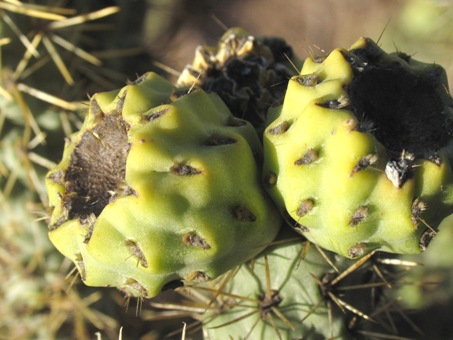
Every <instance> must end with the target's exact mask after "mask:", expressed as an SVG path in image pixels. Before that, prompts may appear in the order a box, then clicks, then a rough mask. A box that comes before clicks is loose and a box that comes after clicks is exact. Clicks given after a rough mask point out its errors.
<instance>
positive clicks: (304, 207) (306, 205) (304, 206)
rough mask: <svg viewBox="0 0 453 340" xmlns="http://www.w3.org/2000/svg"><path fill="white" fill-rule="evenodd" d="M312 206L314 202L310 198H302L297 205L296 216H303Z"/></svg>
mask: <svg viewBox="0 0 453 340" xmlns="http://www.w3.org/2000/svg"><path fill="white" fill-rule="evenodd" d="M314 206H315V202H314V201H313V200H312V199H305V200H303V201H302V202H301V203H300V204H299V206H298V207H297V211H296V214H297V216H299V217H302V216H305V215H306V214H308V213H309V212H310V211H311V210H312V209H313V207H314Z"/></svg>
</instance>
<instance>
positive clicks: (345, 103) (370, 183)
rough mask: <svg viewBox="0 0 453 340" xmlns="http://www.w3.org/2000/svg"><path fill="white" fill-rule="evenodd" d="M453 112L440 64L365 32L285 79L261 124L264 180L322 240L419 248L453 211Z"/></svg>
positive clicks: (345, 250) (348, 250) (297, 224)
mask: <svg viewBox="0 0 453 340" xmlns="http://www.w3.org/2000/svg"><path fill="white" fill-rule="evenodd" d="M452 119H453V102H452V98H451V96H450V94H449V93H448V84H447V81H446V76H445V71H444V70H443V68H442V67H440V66H438V65H436V64H425V63H422V62H418V61H415V60H413V59H412V58H411V57H410V56H408V55H406V54H404V53H401V52H397V53H392V54H387V53H385V52H384V51H383V50H382V49H380V48H379V47H378V46H377V45H376V44H375V43H374V42H373V41H371V40H370V39H366V38H361V39H360V40H359V41H357V42H356V43H355V44H354V45H353V46H352V48H351V49H350V50H346V49H336V50H334V51H333V52H331V53H330V54H329V55H328V56H327V57H326V58H309V59H307V60H306V61H305V63H304V66H303V69H302V71H301V75H299V76H296V77H293V78H292V79H291V81H290V83H289V86H288V90H287V94H286V97H285V101H284V104H283V106H282V107H281V108H280V116H279V117H278V118H277V119H276V120H275V121H274V122H272V123H271V124H270V125H269V126H268V128H267V129H266V131H265V136H264V150H265V165H264V175H263V176H264V182H265V185H266V186H267V188H268V191H269V193H270V194H271V196H272V197H273V198H274V200H275V202H276V203H277V204H278V206H279V208H280V209H281V210H282V211H283V212H284V213H285V214H286V215H289V216H288V220H289V222H290V223H291V225H292V226H293V227H294V229H295V230H297V231H298V232H299V233H301V234H302V235H304V236H305V237H306V238H307V239H308V240H310V241H312V242H314V243H316V244H318V245H320V246H321V247H324V248H325V249H329V250H332V251H334V252H337V253H338V254H341V255H344V256H347V257H350V258H356V257H360V256H363V255H365V254H367V253H369V252H370V251H372V250H375V249H379V250H382V251H386V252H393V253H402V254H411V253H419V252H420V251H423V250H424V249H425V248H426V247H427V245H428V243H429V241H430V239H431V238H432V237H433V236H434V235H435V234H436V230H437V228H438V226H439V224H440V223H441V221H442V220H443V219H444V218H445V217H446V216H448V215H450V214H452V213H453V172H452V162H453V139H452V132H453V123H452Z"/></svg>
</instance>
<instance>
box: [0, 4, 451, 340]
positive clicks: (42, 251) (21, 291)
mask: <svg viewBox="0 0 453 340" xmlns="http://www.w3.org/2000/svg"><path fill="white" fill-rule="evenodd" d="M43 13H46V14H43ZM87 13H94V14H92V15H91V16H85V17H79V16H80V15H82V14H87ZM54 16H61V17H62V18H63V17H64V18H71V17H78V18H81V19H80V20H79V22H78V23H77V24H76V23H74V22H72V23H70V24H68V26H66V27H58V25H52V24H50V23H51V22H53V21H56V19H55V17H54ZM60 19H61V18H60ZM233 26H239V27H242V28H244V29H246V30H247V31H248V32H249V33H251V34H252V35H255V36H261V35H271V36H280V37H282V38H284V39H285V40H286V41H287V42H288V43H289V44H290V45H291V46H293V48H294V51H295V52H296V54H297V55H298V56H299V57H300V58H304V57H307V56H316V55H325V54H326V53H328V52H329V51H330V50H332V49H333V48H336V47H346V48H348V47H349V46H351V45H352V44H353V43H354V42H355V41H356V40H357V39H358V38H359V37H361V36H368V37H370V38H372V39H374V40H379V43H380V45H381V46H382V47H383V48H384V49H385V50H387V51H395V50H399V51H404V52H405V53H407V54H409V55H413V56H414V58H416V59H418V60H421V61H425V62H435V63H438V64H441V65H443V66H444V67H445V69H446V70H447V73H448V76H449V80H450V84H452V83H453V2H452V1H448V0H405V1H403V0H400V1H393V0H367V1H357V0H342V1H335V0H317V1H303V0H285V1H281V0H253V1H252V0H226V1H224V0H221V1H214V0H190V1H189V0H147V1H145V0H116V1H114V0H97V1H84V0H80V1H78V0H72V1H60V0H58V1H57V0H55V1H54V0H40V1H21V2H20V1H13V0H0V33H1V35H0V56H1V87H0V277H1V278H2V280H1V283H0V301H1V303H0V339H52V338H57V339H93V338H96V337H98V338H103V339H115V338H118V336H119V334H120V332H121V327H124V328H123V339H138V338H141V339H159V338H160V337H161V334H162V332H163V331H165V330H167V329H171V328H172V327H174V325H175V324H177V325H181V321H182V320H179V319H178V320H176V321H175V320H160V321H158V322H156V321H151V319H153V320H155V319H156V316H155V314H152V312H151V311H150V312H149V313H148V314H147V307H148V306H147V304H146V301H145V302H143V306H142V308H143V312H142V313H141V314H140V315H138V316H137V315H136V310H135V304H136V301H135V300H134V301H131V303H130V304H131V306H130V307H129V309H126V308H125V306H124V303H125V300H124V297H123V296H122V294H120V293H119V292H118V291H116V290H113V289H94V288H88V287H85V286H84V285H83V284H81V283H80V280H79V279H78V278H77V277H76V276H75V275H74V274H70V272H71V269H72V268H73V266H72V265H71V263H69V262H68V261H67V260H65V259H63V257H62V256H61V255H60V254H59V253H58V252H57V251H56V250H55V249H54V248H53V246H52V245H51V244H50V243H49V241H48V239H47V225H46V218H47V211H46V204H47V201H46V200H47V198H46V193H45V188H44V184H43V183H44V180H43V179H44V176H45V174H46V172H47V170H48V169H49V168H51V167H52V166H53V165H54V164H55V163H56V162H58V161H59V159H60V157H61V152H62V147H63V141H64V138H65V137H66V136H68V135H69V134H70V133H71V132H72V131H74V130H75V129H76V128H77V127H79V126H80V123H81V121H82V120H83V115H84V113H83V112H84V110H83V109H84V108H85V106H84V105H80V101H86V100H87V98H88V96H89V95H92V94H93V93H95V92H97V91H104V90H111V89H113V88H116V87H120V86H123V85H124V84H125V83H126V81H127V80H134V79H135V78H137V76H139V75H140V74H142V73H144V72H146V71H157V72H159V73H161V74H164V75H165V76H167V77H168V78H170V79H175V78H176V77H177V74H178V73H179V72H181V70H182V69H183V68H184V66H185V65H186V64H189V63H191V62H192V60H193V57H194V51H195V48H196V47H197V46H198V45H200V44H216V42H217V40H218V39H219V38H220V37H221V36H222V34H223V33H224V32H225V30H226V29H227V28H229V27H233ZM24 37H25V38H24ZM64 41H66V43H65V42H64ZM452 244H453V231H452V230H445V231H442V232H441V233H440V234H439V236H438V238H436V239H435V242H434V243H433V244H432V246H430V248H429V250H428V251H427V252H426V253H425V254H424V255H422V256H417V257H408V259H410V260H414V261H417V262H420V263H422V264H424V265H423V266H420V267H418V268H417V269H416V270H414V271H413V272H412V274H411V275H408V277H407V278H406V283H407V284H406V285H405V287H404V289H401V290H398V291H397V292H396V294H400V296H401V308H402V309H405V310H406V314H407V315H408V316H409V317H410V318H412V319H413V320H414V321H415V323H416V324H417V326H418V327H419V328H420V329H421V330H423V332H424V335H423V336H422V335H420V333H419V332H417V331H414V329H413V328H410V329H409V330H407V334H402V336H407V337H409V338H427V339H437V338H442V339H447V338H450V339H453V335H452V334H453V322H451V321H453V319H452V316H451V310H453V284H452V282H453V254H451V249H453V247H451V245H452ZM68 274H70V275H69V276H68ZM395 322H396V323H397V322H398V320H395ZM403 333H404V330H403ZM176 338H180V336H178V337H176Z"/></svg>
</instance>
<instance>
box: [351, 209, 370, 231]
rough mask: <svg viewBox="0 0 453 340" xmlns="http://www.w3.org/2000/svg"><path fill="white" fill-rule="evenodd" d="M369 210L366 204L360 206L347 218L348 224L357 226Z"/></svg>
mask: <svg viewBox="0 0 453 340" xmlns="http://www.w3.org/2000/svg"><path fill="white" fill-rule="evenodd" d="M369 213H370V211H369V208H368V207H366V206H362V207H360V208H359V209H357V210H356V211H355V212H354V213H353V214H352V216H351V219H350V220H349V225H350V226H351V227H355V226H357V225H358V224H359V223H360V222H362V221H363V220H364V219H365V218H367V217H368V215H369Z"/></svg>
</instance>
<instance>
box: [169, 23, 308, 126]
mask: <svg viewBox="0 0 453 340" xmlns="http://www.w3.org/2000/svg"><path fill="white" fill-rule="evenodd" d="M291 63H293V64H291ZM296 65H297V66H296ZM298 66H300V62H299V61H298V59H297V57H296V56H295V55H294V53H293V50H292V48H291V47H290V46H289V45H288V44H287V43H286V42H285V41H284V40H283V39H281V38H277V37H254V36H252V35H250V34H249V33H247V32H246V31H244V30H243V29H240V28H231V29H229V30H228V31H226V33H225V34H224V35H223V36H222V38H221V39H220V41H219V42H218V44H217V45H216V46H199V47H198V48H197V50H196V53H195V58H194V61H193V62H192V64H191V65H188V66H186V68H185V69H184V70H183V72H182V73H181V75H180V77H179V79H178V82H177V84H178V85H179V86H186V87H191V86H198V87H201V88H203V89H204V90H206V91H208V92H215V93H217V94H218V95H219V96H220V97H221V98H222V99H223V101H224V102H225V103H226V105H227V106H228V107H229V108H230V110H231V112H232V113H233V114H234V115H235V116H236V117H240V118H243V119H245V120H247V121H249V122H251V123H252V124H253V125H254V126H255V127H256V128H257V129H259V130H261V132H262V131H263V130H264V127H265V123H266V121H267V114H268V108H269V107H270V106H272V105H281V103H282V99H283V98H284V95H285V91H286V88H287V84H288V80H289V79H290V78H291V76H292V75H294V74H295V73H297V69H296V67H298Z"/></svg>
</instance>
